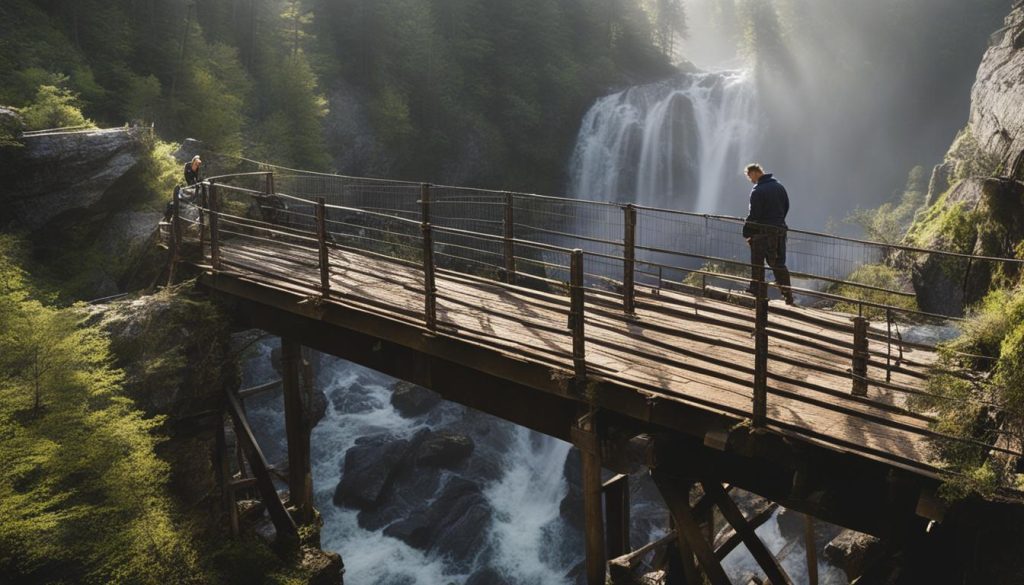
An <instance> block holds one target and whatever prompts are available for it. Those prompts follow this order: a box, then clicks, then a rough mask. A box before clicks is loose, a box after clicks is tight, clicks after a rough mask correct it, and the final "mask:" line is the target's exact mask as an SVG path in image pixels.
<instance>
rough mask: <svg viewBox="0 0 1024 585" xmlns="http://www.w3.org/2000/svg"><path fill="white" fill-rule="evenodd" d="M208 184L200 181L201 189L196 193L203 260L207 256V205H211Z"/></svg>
mask: <svg viewBox="0 0 1024 585" xmlns="http://www.w3.org/2000/svg"><path fill="white" fill-rule="evenodd" d="M208 187H209V185H207V183H206V182H203V183H199V187H197V189H199V191H198V192H197V193H196V197H197V198H198V200H199V205H197V206H196V208H197V210H198V211H199V260H200V262H202V261H203V260H204V259H205V258H206V211H204V210H205V209H206V207H207V206H208V205H209V203H208V201H209V198H208V196H207V188H208Z"/></svg>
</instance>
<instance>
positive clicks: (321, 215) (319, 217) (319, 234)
mask: <svg viewBox="0 0 1024 585" xmlns="http://www.w3.org/2000/svg"><path fill="white" fill-rule="evenodd" d="M316 241H317V247H318V248H319V251H320V296H321V297H323V298H325V299H326V298H327V297H329V296H331V264H330V257H329V256H328V255H327V202H326V201H325V200H324V198H323V197H317V199H316Z"/></svg>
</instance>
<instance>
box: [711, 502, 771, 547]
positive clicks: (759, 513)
mask: <svg viewBox="0 0 1024 585" xmlns="http://www.w3.org/2000/svg"><path fill="white" fill-rule="evenodd" d="M778 509H779V505H778V504H777V503H775V502H769V501H767V500H765V504H764V505H762V506H761V507H759V508H758V509H757V510H755V511H754V513H753V514H752V515H751V516H750V518H748V519H747V522H748V523H749V524H750V527H751V528H753V529H756V528H757V527H758V526H760V525H762V524H764V523H765V522H767V521H768V520H769V519H770V518H771V517H772V514H774V513H775V511H776V510H778ZM741 542H743V537H742V536H741V535H740V533H739V532H737V531H736V529H735V528H733V527H732V525H730V526H729V527H728V528H725V529H723V530H722V531H721V532H720V533H719V534H718V535H717V536H716V537H715V539H714V543H715V545H714V546H715V556H716V557H718V558H719V559H722V560H724V559H725V557H727V556H728V555H729V553H731V552H732V551H733V549H735V548H736V547H737V546H739V545H740V543H741Z"/></svg>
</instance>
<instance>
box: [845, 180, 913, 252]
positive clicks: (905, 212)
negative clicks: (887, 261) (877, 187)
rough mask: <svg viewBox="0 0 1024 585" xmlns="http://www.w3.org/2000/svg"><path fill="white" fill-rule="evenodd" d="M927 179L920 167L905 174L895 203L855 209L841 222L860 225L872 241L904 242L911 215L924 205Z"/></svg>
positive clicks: (911, 220)
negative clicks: (873, 207)
mask: <svg viewBox="0 0 1024 585" xmlns="http://www.w3.org/2000/svg"><path fill="white" fill-rule="evenodd" d="M927 191H928V178H927V175H926V173H925V169H924V167H922V166H916V167H914V168H913V170H911V171H910V176H908V177H907V186H906V189H905V190H904V191H903V195H902V196H901V197H900V199H899V201H898V202H887V203H883V204H882V205H881V206H880V207H878V208H876V209H859V208H858V209H857V210H856V211H854V212H853V213H852V214H851V215H850V216H849V217H847V218H846V219H845V220H844V221H845V222H846V223H852V224H855V225H857V226H859V227H860V228H861V229H862V230H864V235H865V236H866V237H867V238H868V239H869V240H872V241H875V242H884V243H886V244H898V243H900V242H901V241H903V238H904V236H905V235H906V233H907V230H908V229H909V228H910V225H911V224H912V223H913V221H914V216H915V214H916V213H917V211H918V210H919V209H920V208H921V205H923V204H924V199H925V196H926V194H927Z"/></svg>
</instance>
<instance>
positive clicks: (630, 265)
mask: <svg viewBox="0 0 1024 585" xmlns="http://www.w3.org/2000/svg"><path fill="white" fill-rule="evenodd" d="M622 211H623V213H624V217H623V220H624V221H623V227H624V232H623V234H622V242H623V246H622V304H623V307H622V308H623V310H624V311H625V312H626V314H627V315H632V314H634V313H636V285H635V276H636V273H635V270H636V206H635V205H633V204H632V203H630V204H628V205H626V206H624V207H623V208H622Z"/></svg>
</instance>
